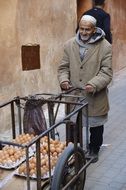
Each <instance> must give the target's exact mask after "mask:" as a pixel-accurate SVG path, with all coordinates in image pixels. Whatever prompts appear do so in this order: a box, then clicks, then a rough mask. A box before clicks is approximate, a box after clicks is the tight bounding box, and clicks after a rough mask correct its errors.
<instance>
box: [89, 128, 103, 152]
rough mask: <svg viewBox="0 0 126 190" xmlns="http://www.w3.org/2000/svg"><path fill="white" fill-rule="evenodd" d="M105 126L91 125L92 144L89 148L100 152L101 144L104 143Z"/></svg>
mask: <svg viewBox="0 0 126 190" xmlns="http://www.w3.org/2000/svg"><path fill="white" fill-rule="evenodd" d="M103 132H104V126H103V125H101V126H98V127H91V128H90V144H89V148H90V150H91V151H92V150H93V152H94V153H97V152H99V150H100V146H101V145H102V143H103Z"/></svg>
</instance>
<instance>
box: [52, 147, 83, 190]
mask: <svg viewBox="0 0 126 190" xmlns="http://www.w3.org/2000/svg"><path fill="white" fill-rule="evenodd" d="M74 153H75V151H74V145H73V144H70V145H68V147H66V149H65V150H64V151H63V153H62V154H61V156H60V158H59V159H58V162H57V164H56V167H55V170H54V174H53V179H52V184H51V190H61V189H62V188H63V185H62V183H63V180H64V177H65V176H64V168H65V166H66V164H67V163H68V160H69V159H70V158H71V156H72V155H74ZM77 155H79V158H80V160H79V164H78V171H79V170H80V169H81V168H82V166H84V165H85V164H86V159H85V154H84V151H83V150H82V148H81V147H77ZM67 177H69V174H68V176H67ZM70 179H72V178H70ZM78 179H80V180H81V182H80V184H79V185H80V186H79V185H77V183H76V182H75V184H74V185H72V186H71V187H69V188H68V190H75V189H76V190H83V189H84V185H85V179H86V170H84V171H83V172H82V173H81V174H80V176H79V178H78ZM78 179H77V181H78V182H79V180H78ZM65 185H66V184H65ZM65 185H64V186H65ZM76 185H77V186H76ZM75 186H76V187H75Z"/></svg>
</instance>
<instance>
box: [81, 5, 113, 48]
mask: <svg viewBox="0 0 126 190" xmlns="http://www.w3.org/2000/svg"><path fill="white" fill-rule="evenodd" d="M83 15H91V16H93V17H94V18H95V19H96V20H97V23H96V26H97V27H99V28H101V29H102V30H103V31H104V32H105V35H106V36H105V38H106V40H107V41H108V42H109V43H110V44H112V34H111V28H110V15H109V14H108V13H106V12H105V11H104V10H103V9H101V8H98V7H93V8H92V9H90V10H88V11H86V12H84V13H83ZM83 15H82V16H83ZM77 30H78V27H77Z"/></svg>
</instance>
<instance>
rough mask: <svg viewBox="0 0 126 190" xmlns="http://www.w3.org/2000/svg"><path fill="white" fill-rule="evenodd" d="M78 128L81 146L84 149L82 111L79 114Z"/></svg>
mask: <svg viewBox="0 0 126 190" xmlns="http://www.w3.org/2000/svg"><path fill="white" fill-rule="evenodd" d="M77 127H78V140H79V143H80V146H81V147H83V135H82V134H83V130H82V110H80V111H79V113H78V117H77Z"/></svg>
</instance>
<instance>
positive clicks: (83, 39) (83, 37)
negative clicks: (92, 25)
mask: <svg viewBox="0 0 126 190" xmlns="http://www.w3.org/2000/svg"><path fill="white" fill-rule="evenodd" d="M80 37H81V40H82V41H88V40H89V38H90V36H82V35H81V34H80Z"/></svg>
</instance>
